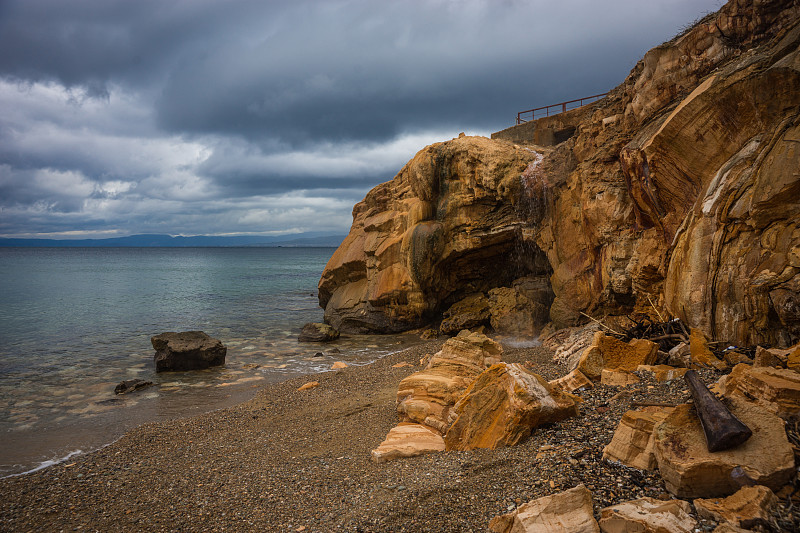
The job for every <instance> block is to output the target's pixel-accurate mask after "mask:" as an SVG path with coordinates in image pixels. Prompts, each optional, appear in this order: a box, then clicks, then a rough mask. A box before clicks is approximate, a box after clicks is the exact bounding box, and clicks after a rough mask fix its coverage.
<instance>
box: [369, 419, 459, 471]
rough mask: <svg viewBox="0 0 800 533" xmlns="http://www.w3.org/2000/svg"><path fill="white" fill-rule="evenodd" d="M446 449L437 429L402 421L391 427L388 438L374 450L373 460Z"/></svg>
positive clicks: (383, 461) (379, 461)
mask: <svg viewBox="0 0 800 533" xmlns="http://www.w3.org/2000/svg"><path fill="white" fill-rule="evenodd" d="M444 450H445V444H444V439H442V436H441V435H440V434H439V433H438V432H437V431H436V430H434V429H431V428H428V427H425V426H423V425H422V424H413V423H409V422H401V423H400V424H398V425H396V426H395V427H393V428H392V429H390V430H389V433H388V434H387V435H386V439H385V440H384V441H383V442H381V443H380V444H379V445H378V447H377V448H375V449H374V450H372V460H373V461H375V462H376V463H385V462H387V461H392V460H394V459H399V458H401V457H415V456H417V455H424V454H427V453H435V452H443V451H444Z"/></svg>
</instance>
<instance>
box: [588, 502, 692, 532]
mask: <svg viewBox="0 0 800 533" xmlns="http://www.w3.org/2000/svg"><path fill="white" fill-rule="evenodd" d="M691 511H692V506H691V505H690V504H689V502H685V501H683V500H668V501H662V500H657V499H655V498H639V499H638V500H632V501H628V502H623V503H620V504H618V505H613V506H611V507H606V508H605V509H602V510H601V511H600V522H599V523H600V530H601V531H602V532H603V533H634V532H636V533H691V532H692V531H694V528H695V527H696V526H697V522H696V521H695V519H694V518H692V517H691V516H690V515H689V513H691Z"/></svg>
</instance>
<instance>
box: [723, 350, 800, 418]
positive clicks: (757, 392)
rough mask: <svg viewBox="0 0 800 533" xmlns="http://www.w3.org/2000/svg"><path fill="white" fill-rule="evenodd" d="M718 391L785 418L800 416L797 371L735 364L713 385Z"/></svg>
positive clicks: (799, 385)
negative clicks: (731, 369)
mask: <svg viewBox="0 0 800 533" xmlns="http://www.w3.org/2000/svg"><path fill="white" fill-rule="evenodd" d="M716 390H717V391H718V392H720V393H721V394H723V395H725V396H728V397H732V396H737V397H740V398H742V399H744V400H747V401H750V402H753V403H756V404H758V405H759V406H761V407H763V408H764V409H766V410H767V411H769V412H771V413H774V414H776V415H778V416H779V417H781V418H783V419H785V420H794V419H797V418H800V373H797V372H795V371H793V370H789V369H785V368H773V367H768V366H764V367H751V366H750V365H746V364H743V363H742V364H738V365H736V366H735V367H734V368H733V371H731V373H730V374H728V375H727V376H723V377H722V378H721V379H720V380H719V382H718V384H717V387H716Z"/></svg>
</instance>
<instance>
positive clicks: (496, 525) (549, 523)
mask: <svg viewBox="0 0 800 533" xmlns="http://www.w3.org/2000/svg"><path fill="white" fill-rule="evenodd" d="M489 531H491V532H492V533H600V526H598V525H597V521H596V520H595V519H594V514H593V510H592V493H591V492H589V489H587V488H586V487H585V486H584V485H578V486H577V487H574V488H572V489H569V490H565V491H563V492H559V493H557V494H553V495H550V496H545V497H543V498H538V499H536V500H532V501H529V502H528V503H525V504H523V505H520V506H519V507H517V509H516V510H514V511H513V512H511V513H508V514H504V515H500V516H496V517H494V518H492V520H491V522H489Z"/></svg>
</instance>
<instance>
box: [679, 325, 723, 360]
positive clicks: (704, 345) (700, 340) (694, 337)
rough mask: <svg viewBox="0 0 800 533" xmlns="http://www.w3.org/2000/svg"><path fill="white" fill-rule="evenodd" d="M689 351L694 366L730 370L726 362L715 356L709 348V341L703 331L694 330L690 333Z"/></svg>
mask: <svg viewBox="0 0 800 533" xmlns="http://www.w3.org/2000/svg"><path fill="white" fill-rule="evenodd" d="M689 351H690V354H691V357H692V364H694V365H696V366H699V367H700V368H713V369H715V370H719V371H725V370H727V369H728V365H727V364H726V363H725V361H723V360H721V359H719V358H718V357H717V356H716V355H714V354H713V353H712V352H711V350H710V349H709V347H708V340H707V339H706V336H705V335H704V334H703V332H702V331H700V330H699V329H696V328H692V329H691V330H690V333H689Z"/></svg>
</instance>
